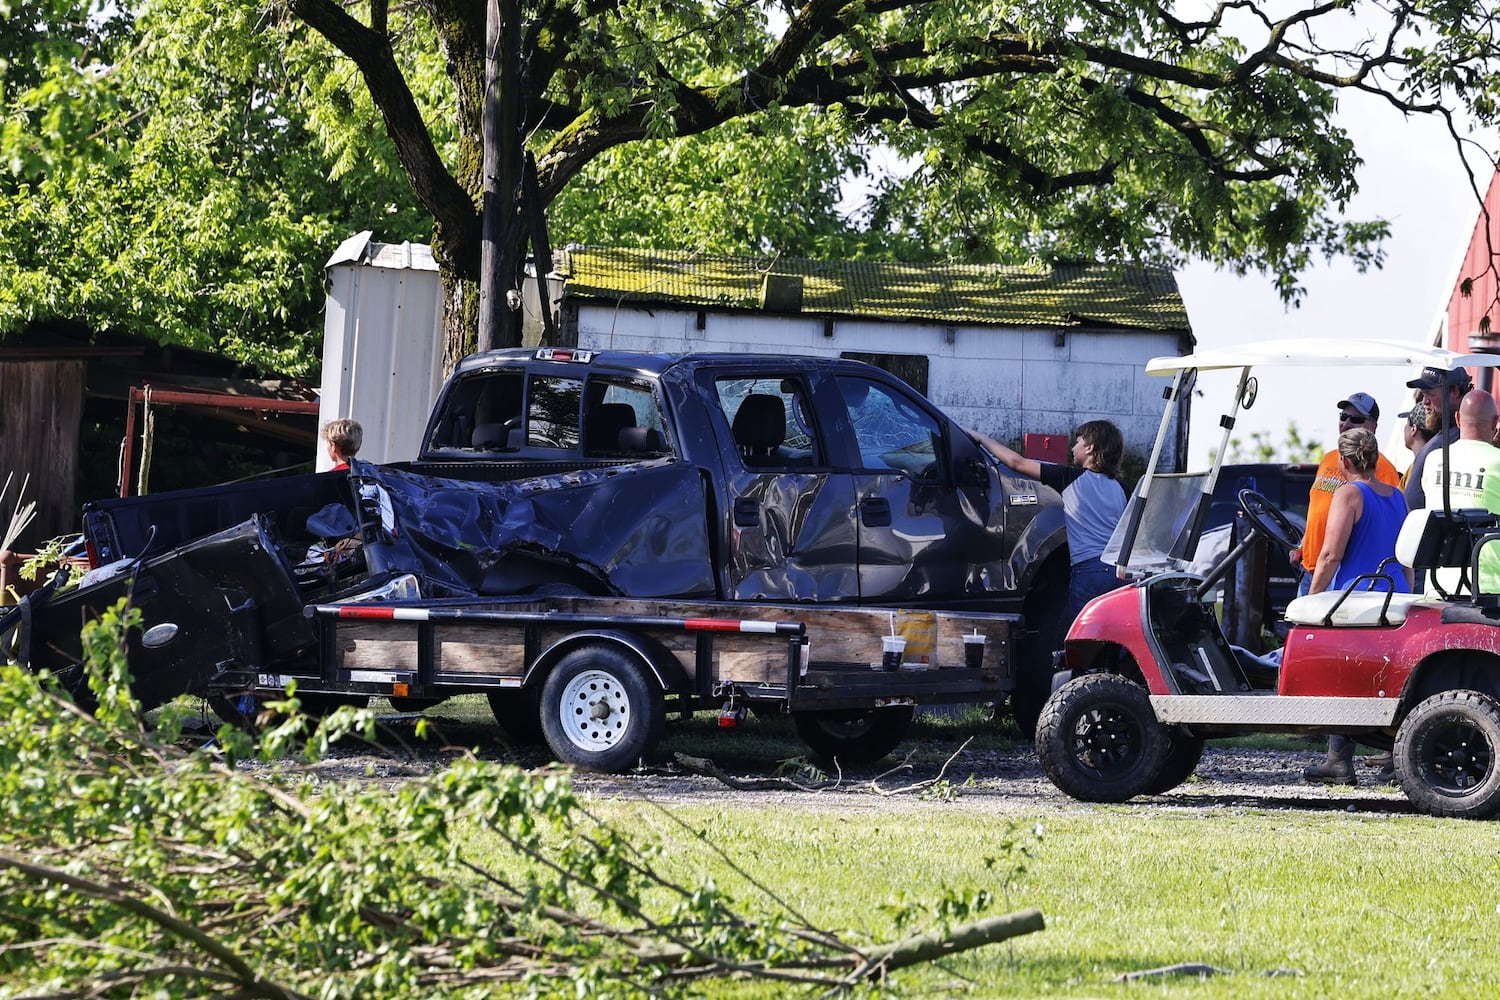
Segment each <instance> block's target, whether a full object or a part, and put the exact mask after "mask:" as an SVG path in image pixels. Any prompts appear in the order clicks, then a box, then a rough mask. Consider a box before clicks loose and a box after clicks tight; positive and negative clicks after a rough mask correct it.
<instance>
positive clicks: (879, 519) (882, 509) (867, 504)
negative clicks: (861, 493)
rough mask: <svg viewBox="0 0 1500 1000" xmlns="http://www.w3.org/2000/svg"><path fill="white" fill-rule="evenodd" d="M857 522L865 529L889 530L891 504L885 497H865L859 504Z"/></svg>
mask: <svg viewBox="0 0 1500 1000" xmlns="http://www.w3.org/2000/svg"><path fill="white" fill-rule="evenodd" d="M859 520H860V523H861V524H863V525H864V526H865V527H866V528H889V527H890V526H891V502H890V501H889V500H887V499H886V498H885V497H865V499H863V500H861V501H860V502H859Z"/></svg>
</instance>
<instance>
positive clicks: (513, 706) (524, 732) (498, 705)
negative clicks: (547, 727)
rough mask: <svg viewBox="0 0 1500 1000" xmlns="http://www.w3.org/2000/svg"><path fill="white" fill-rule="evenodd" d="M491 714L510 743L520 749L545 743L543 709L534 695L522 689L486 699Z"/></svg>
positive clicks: (488, 696)
mask: <svg viewBox="0 0 1500 1000" xmlns="http://www.w3.org/2000/svg"><path fill="white" fill-rule="evenodd" d="M486 698H487V699H488V701H489V703H490V714H491V715H493V716H494V717H495V721H496V722H498V723H499V724H500V728H501V730H503V731H504V733H505V736H506V738H507V739H508V740H510V741H511V743H513V744H515V745H516V746H519V747H535V746H541V745H542V744H543V743H546V742H547V736H546V734H545V733H543V732H542V705H541V702H539V701H537V697H536V692H535V691H532V690H527V689H525V688H519V689H511V688H505V689H503V690H500V691H491V692H490V693H489V694H488V695H486Z"/></svg>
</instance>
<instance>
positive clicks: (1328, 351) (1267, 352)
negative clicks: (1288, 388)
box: [1146, 337, 1500, 375]
mask: <svg viewBox="0 0 1500 1000" xmlns="http://www.w3.org/2000/svg"><path fill="white" fill-rule="evenodd" d="M1260 365H1371V366H1375V365H1385V366H1396V367H1401V366H1410V367H1412V368H1447V369H1452V368H1457V367H1459V366H1460V365H1462V366H1463V367H1465V368H1494V367H1497V366H1500V355H1494V354H1460V353H1459V352H1457V351H1450V350H1448V349H1447V348H1446V347H1429V346H1425V345H1422V344H1412V343H1408V342H1402V341H1397V340H1355V339H1347V338H1333V337H1309V338H1305V339H1300V340H1261V341H1257V342H1255V343H1252V344H1236V345H1235V346H1233V347H1220V348H1214V349H1212V350H1207V351H1197V352H1195V353H1193V354H1187V355H1184V356H1183V357H1180V358H1152V359H1151V360H1150V361H1148V362H1146V374H1147V375H1173V374H1175V373H1177V372H1180V371H1186V370H1187V369H1190V368H1196V369H1198V370H1199V371H1213V370H1215V369H1219V368H1255V367H1257V366H1260Z"/></svg>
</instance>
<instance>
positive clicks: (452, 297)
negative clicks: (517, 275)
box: [438, 260, 479, 375]
mask: <svg viewBox="0 0 1500 1000" xmlns="http://www.w3.org/2000/svg"><path fill="white" fill-rule="evenodd" d="M438 278H439V280H440V281H441V282H442V286H443V373H444V374H445V375H446V374H448V373H450V372H452V371H453V369H454V366H456V365H457V364H458V363H459V362H460V361H461V360H463V359H464V357H466V356H467V355H470V354H473V353H474V350H475V347H476V344H475V331H476V330H477V329H478V326H479V324H478V312H479V283H478V282H477V281H475V280H474V279H473V278H469V277H465V276H464V275H463V274H461V273H460V271H459V269H458V268H455V267H453V266H452V265H451V264H445V263H444V262H443V261H441V260H440V261H438Z"/></svg>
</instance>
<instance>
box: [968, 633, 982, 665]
mask: <svg viewBox="0 0 1500 1000" xmlns="http://www.w3.org/2000/svg"><path fill="white" fill-rule="evenodd" d="M984 639H985V637H984V636H982V635H980V634H978V633H977V632H976V633H971V634H969V635H966V636H964V666H966V667H968V668H969V669H970V670H978V669H979V668H980V667H981V666H982V665H983V664H984Z"/></svg>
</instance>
